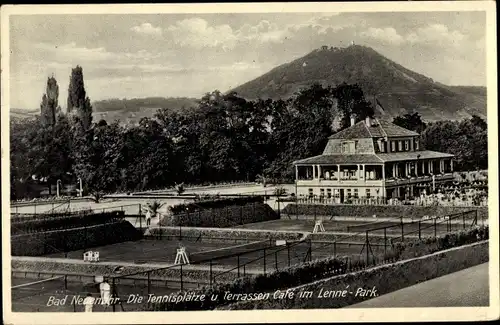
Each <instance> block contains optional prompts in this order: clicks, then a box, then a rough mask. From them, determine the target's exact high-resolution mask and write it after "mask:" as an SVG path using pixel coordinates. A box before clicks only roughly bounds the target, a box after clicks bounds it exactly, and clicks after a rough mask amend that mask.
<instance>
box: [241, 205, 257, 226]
mask: <svg viewBox="0 0 500 325" xmlns="http://www.w3.org/2000/svg"><path fill="white" fill-rule="evenodd" d="M252 220H255V216H254V217H253V218H252ZM242 224H243V206H240V225H242Z"/></svg>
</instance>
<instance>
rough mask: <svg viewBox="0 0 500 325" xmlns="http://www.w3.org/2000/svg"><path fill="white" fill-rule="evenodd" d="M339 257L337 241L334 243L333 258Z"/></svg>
mask: <svg viewBox="0 0 500 325" xmlns="http://www.w3.org/2000/svg"><path fill="white" fill-rule="evenodd" d="M336 256H337V241H336V240H335V241H334V242H333V257H336Z"/></svg>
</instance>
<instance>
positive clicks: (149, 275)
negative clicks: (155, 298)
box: [148, 271, 151, 297]
mask: <svg viewBox="0 0 500 325" xmlns="http://www.w3.org/2000/svg"><path fill="white" fill-rule="evenodd" d="M150 294H151V271H149V272H148V297H149V295H150Z"/></svg>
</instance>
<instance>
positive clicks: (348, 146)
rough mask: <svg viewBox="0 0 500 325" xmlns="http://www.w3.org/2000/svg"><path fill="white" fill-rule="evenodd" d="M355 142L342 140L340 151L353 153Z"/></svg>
mask: <svg viewBox="0 0 500 325" xmlns="http://www.w3.org/2000/svg"><path fill="white" fill-rule="evenodd" d="M355 152H356V143H355V142H354V141H348V142H342V153H355Z"/></svg>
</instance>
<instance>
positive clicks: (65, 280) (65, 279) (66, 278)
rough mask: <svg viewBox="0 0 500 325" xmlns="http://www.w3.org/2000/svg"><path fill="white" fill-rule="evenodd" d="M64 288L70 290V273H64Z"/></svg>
mask: <svg viewBox="0 0 500 325" xmlns="http://www.w3.org/2000/svg"><path fill="white" fill-rule="evenodd" d="M64 290H68V275H67V274H65V275H64Z"/></svg>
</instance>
